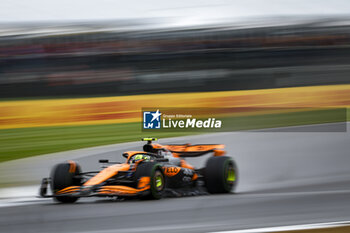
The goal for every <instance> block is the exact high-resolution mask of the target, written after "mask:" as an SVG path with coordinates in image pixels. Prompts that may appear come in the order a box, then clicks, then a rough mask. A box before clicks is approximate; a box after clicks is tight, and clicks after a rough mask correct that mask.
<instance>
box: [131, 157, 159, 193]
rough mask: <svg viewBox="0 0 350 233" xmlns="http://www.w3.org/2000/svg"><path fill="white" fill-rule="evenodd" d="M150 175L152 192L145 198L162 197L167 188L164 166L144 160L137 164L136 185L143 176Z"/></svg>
mask: <svg viewBox="0 0 350 233" xmlns="http://www.w3.org/2000/svg"><path fill="white" fill-rule="evenodd" d="M144 176H147V177H150V192H149V193H148V194H147V195H145V196H143V198H145V199H161V198H162V196H163V193H164V189H165V177H164V174H163V170H162V167H161V166H160V165H159V164H156V163H152V162H144V163H141V164H139V165H138V166H137V168H136V172H135V175H134V178H135V183H136V186H137V184H138V181H139V179H140V178H141V177H144Z"/></svg>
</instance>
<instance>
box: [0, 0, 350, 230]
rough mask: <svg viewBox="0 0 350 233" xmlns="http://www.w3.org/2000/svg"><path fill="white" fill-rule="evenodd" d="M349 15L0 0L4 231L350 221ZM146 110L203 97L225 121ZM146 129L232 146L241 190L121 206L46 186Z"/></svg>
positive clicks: (117, 0) (116, 155)
mask: <svg viewBox="0 0 350 233" xmlns="http://www.w3.org/2000/svg"><path fill="white" fill-rule="evenodd" d="M349 12H350V1H348V0H333V1H329V0H308V1H305V0H264V1H262V0H244V1H243V0H216V1H209V0H201V1H200V0H186V1H185V0H177V1H164V0H142V1H138V0H128V1H121V0H74V1H71V0H60V1H58V0H50V1H47V0H27V1H23V0H1V1H0V208H8V209H6V210H5V211H0V232H33V233H34V232H101V231H103V232H117V230H116V229H118V228H119V229H118V230H119V231H118V232H143V231H146V232H164V230H166V231H167V232H179V231H182V230H183V231H187V232H204V231H209V230H210V231H213V232H214V231H215V232H217V231H218V230H219V229H221V230H223V229H224V230H232V229H248V228H251V227H253V226H254V227H264V226H267V227H270V226H276V225H288V224H289V225H290V224H305V223H313V222H328V221H344V220H348V219H349V216H350V215H349V213H350V211H349V208H348V207H349V206H350V205H349V204H350V199H349V197H350V195H349V193H350V191H349V187H350V183H349V180H350V176H349V174H350V173H349V164H350V157H349V151H350V144H349V140H350V138H349V133H348V132H347V128H348V123H347V121H350V115H349V106H350V15H349ZM145 108H148V109H151V110H153V111H156V110H157V109H160V111H163V110H162V109H164V110H165V109H167V108H172V110H173V109H174V108H175V109H176V110H177V109H179V112H176V113H188V114H193V110H194V109H196V108H197V109H199V110H198V112H200V113H201V114H202V115H200V116H199V117H205V118H208V117H215V118H216V119H221V120H222V121H223V126H224V129H225V131H226V132H220V133H217V134H207V133H208V132H207V131H206V132H204V131H182V130H178V131H171V132H170V131H169V132H167V131H163V130H159V131H157V130H155V131H152V132H149V131H148V132H147V131H146V132H145V131H143V130H142V124H141V121H142V109H145ZM203 112H204V113H203ZM163 113H164V112H163ZM199 117H198V118H199ZM290 126H291V127H290ZM267 128H275V129H269V130H267ZM257 129H258V131H259V132H249V133H247V132H237V131H240V130H257ZM233 131H235V132H233ZM266 131H268V132H266ZM281 131H282V132H281ZM286 131H292V132H290V133H285V132H286ZM212 132H213V131H210V133H212ZM271 132H274V133H271ZM305 132H307V133H305ZM197 134H201V135H197ZM188 135H190V136H188ZM174 136H187V137H178V138H166V137H174ZM142 137H157V138H161V140H160V143H193V144H196V143H223V144H225V145H226V148H227V151H228V155H229V156H232V157H233V158H234V159H235V160H236V162H237V164H238V169H239V175H240V178H239V179H240V181H239V185H238V189H237V190H238V195H222V196H215V197H213V196H210V195H208V196H201V197H193V198H187V199H186V198H183V199H170V200H169V199H166V200H165V201H159V202H152V201H151V202H137V201H135V202H125V203H115V204H116V205H118V207H116V206H115V205H111V203H110V202H98V203H94V204H96V205H94V204H91V203H90V204H89V203H88V202H84V201H82V203H83V205H74V206H71V205H65V206H57V205H51V204H52V200H45V201H46V202H45V201H44V200H41V199H40V200H38V198H36V195H37V191H38V185H39V183H40V180H41V178H43V177H47V176H48V174H49V173H50V169H51V167H52V166H54V165H55V164H57V163H60V162H62V161H65V160H70V159H74V160H76V161H77V162H78V163H79V164H81V165H82V167H83V171H88V170H89V169H91V170H95V169H99V165H98V163H97V161H98V159H110V161H116V160H117V161H124V159H123V158H122V157H121V154H122V153H123V152H124V151H127V150H140V148H141V146H142V143H141V142H139V140H140V138H142ZM164 138H166V139H164ZM122 142H128V143H125V144H118V143H122ZM101 145H105V146H103V147H96V146H101ZM87 147H92V148H87ZM82 148H83V149H82ZM76 149H81V150H76ZM37 155H42V156H37ZM199 162H200V163H199ZM205 162H206V160H205V158H204V157H201V161H198V163H194V165H195V166H200V165H199V164H201V163H203V164H204V163H205ZM43 203H45V204H43ZM92 205H93V206H92ZM117 208H119V209H117ZM87 209H88V210H87ZM237 209H239V211H236V210H237ZM165 211H166V213H167V215H165V214H164V213H165ZM130 216H133V217H132V218H130ZM135 219H137V221H134V220H135ZM62 222H65V223H67V224H62ZM154 226H157V228H154ZM130 227H131V228H130ZM344 232H348V231H347V230H345V231H344Z"/></svg>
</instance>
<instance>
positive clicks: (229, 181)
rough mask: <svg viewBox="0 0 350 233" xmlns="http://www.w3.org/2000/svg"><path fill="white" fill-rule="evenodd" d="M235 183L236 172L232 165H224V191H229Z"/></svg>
mask: <svg viewBox="0 0 350 233" xmlns="http://www.w3.org/2000/svg"><path fill="white" fill-rule="evenodd" d="M235 182H236V172H235V169H234V167H233V164H232V163H231V162H230V163H228V164H227V165H226V172H225V183H226V185H225V186H226V190H228V191H231V190H232V188H233V186H234V184H235Z"/></svg>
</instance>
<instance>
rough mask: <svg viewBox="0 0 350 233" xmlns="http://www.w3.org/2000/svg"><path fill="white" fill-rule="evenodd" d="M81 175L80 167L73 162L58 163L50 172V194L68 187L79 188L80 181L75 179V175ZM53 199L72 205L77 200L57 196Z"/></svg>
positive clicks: (76, 198) (75, 198)
mask: <svg viewBox="0 0 350 233" xmlns="http://www.w3.org/2000/svg"><path fill="white" fill-rule="evenodd" d="M80 173H81V168H80V166H79V165H78V164H77V163H75V162H73V161H72V162H69V163H60V164H57V165H56V166H55V167H54V168H53V169H52V171H51V176H50V177H51V190H52V193H56V192H57V191H59V190H61V189H63V188H66V187H69V186H80V185H81V180H80V179H77V178H75V176H76V175H78V174H80ZM54 199H55V200H56V201H58V202H61V203H74V202H76V201H77V200H78V199H79V198H78V197H70V196H57V197H54Z"/></svg>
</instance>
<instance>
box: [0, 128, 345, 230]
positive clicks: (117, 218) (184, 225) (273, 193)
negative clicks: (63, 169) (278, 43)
mask: <svg viewBox="0 0 350 233" xmlns="http://www.w3.org/2000/svg"><path fill="white" fill-rule="evenodd" d="M320 127H326V128H325V129H326V131H327V130H329V131H331V130H332V129H333V128H332V127H338V126H337V125H334V124H332V125H323V126H307V127H303V128H296V131H308V130H309V129H310V131H324V130H319V129H320ZM348 128H349V126H348ZM299 129H300V130H299ZM162 142H163V143H168V142H174V143H179V142H190V143H193V144H196V143H213V142H219V143H224V144H226V145H227V150H228V152H229V155H231V156H233V157H234V158H235V160H236V162H237V164H238V168H239V169H240V183H239V185H238V188H237V192H238V193H237V194H232V195H215V196H209V195H208V196H198V197H186V198H167V199H163V200H159V201H137V200H133V201H124V202H118V201H110V200H107V199H82V200H81V201H79V202H78V203H77V204H71V205H61V204H55V203H53V202H52V201H51V200H46V199H45V200H43V201H39V202H38V203H36V204H32V203H31V204H30V205H23V206H13V207H2V208H0V232H102V233H107V232H108V233H109V232H210V231H220V230H233V229H247V228H258V227H270V226H282V225H296V224H307V223H319V222H332V221H345V220H350V134H349V133H345V132H278V131H276V130H275V131H274V132H244V133H242V132H235V133H219V134H212V135H201V136H191V137H187V138H182V139H181V138H180V139H179V138H177V139H166V140H165V139H164V140H161V141H160V143H162ZM141 146H142V142H139V143H129V144H124V145H121V146H114V147H110V148H109V149H108V150H103V149H98V150H96V149H95V150H93V149H92V150H93V151H94V152H93V153H86V154H87V156H86V157H80V156H76V157H77V158H78V159H77V161H78V162H79V163H80V164H81V165H82V167H83V170H90V169H96V168H98V166H97V160H98V159H100V158H107V159H110V160H115V161H121V159H122V158H121V152H122V151H124V150H134V149H138V148H140V147H141ZM111 148H112V149H111ZM96 151H97V152H96ZM98 151H100V153H98ZM85 152H86V151H85ZM67 156H69V154H68V155H67ZM72 157H74V156H72ZM42 158H47V157H42ZM60 159H62V160H64V159H67V158H65V156H61V157H60ZM57 160H58V159H57V158H55V159H53V160H49V159H48V160H47V161H46V164H47V165H48V166H51V163H53V162H56V161H57ZM192 160H193V161H192ZM205 160H206V158H204V157H201V158H197V159H191V161H190V162H192V163H193V164H195V165H197V166H200V165H201V164H203V163H204V162H205ZM34 161H35V159H34ZM26 162H28V163H27V166H28V164H29V160H26ZM9 164H12V163H9ZM13 166H15V165H13ZM17 166H19V165H18V163H17ZM7 167H8V169H13V167H11V166H7ZM30 167H31V169H33V171H32V173H33V174H34V175H33V177H36V176H39V175H44V174H40V172H42V173H47V171H45V170H44V171H42V169H41V171H40V172H38V171H37V170H36V168H35V166H34V165H33V166H30ZM27 172H30V171H29V170H28V171H27ZM46 175H47V174H46ZM28 176H29V174H27V177H28Z"/></svg>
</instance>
